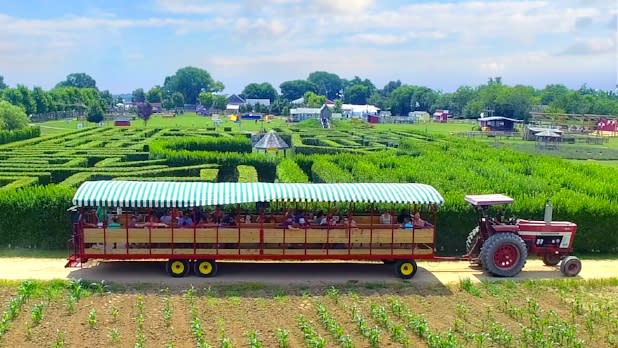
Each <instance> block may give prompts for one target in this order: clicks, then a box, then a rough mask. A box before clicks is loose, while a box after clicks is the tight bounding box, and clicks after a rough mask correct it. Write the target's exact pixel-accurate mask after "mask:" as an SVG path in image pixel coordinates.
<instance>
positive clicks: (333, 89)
mask: <svg viewBox="0 0 618 348" xmlns="http://www.w3.org/2000/svg"><path fill="white" fill-rule="evenodd" d="M307 81H309V82H312V83H313V84H314V85H316V86H317V87H318V94H320V95H324V96H326V98H328V99H335V98H337V95H338V94H339V91H341V90H342V89H343V84H342V82H341V78H340V77H339V75H337V74H333V73H329V72H326V71H314V72H312V73H311V74H309V77H307Z"/></svg>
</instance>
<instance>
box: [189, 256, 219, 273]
mask: <svg viewBox="0 0 618 348" xmlns="http://www.w3.org/2000/svg"><path fill="white" fill-rule="evenodd" d="M193 270H194V272H195V274H196V275H198V276H200V277H214V276H215V275H217V270H218V267H217V261H215V260H197V261H195V266H194V269H193Z"/></svg>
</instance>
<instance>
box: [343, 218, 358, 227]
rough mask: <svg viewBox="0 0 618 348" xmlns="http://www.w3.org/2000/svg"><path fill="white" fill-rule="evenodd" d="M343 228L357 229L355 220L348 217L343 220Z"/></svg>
mask: <svg viewBox="0 0 618 348" xmlns="http://www.w3.org/2000/svg"><path fill="white" fill-rule="evenodd" d="M343 226H345V227H349V228H356V221H354V219H348V217H347V216H346V217H344V218H343Z"/></svg>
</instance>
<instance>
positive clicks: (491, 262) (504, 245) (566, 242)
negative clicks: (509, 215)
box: [465, 194, 582, 277]
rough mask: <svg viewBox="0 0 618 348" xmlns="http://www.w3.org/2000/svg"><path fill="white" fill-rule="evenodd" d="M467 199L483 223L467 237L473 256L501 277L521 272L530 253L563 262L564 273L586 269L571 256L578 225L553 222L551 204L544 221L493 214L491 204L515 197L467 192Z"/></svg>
mask: <svg viewBox="0 0 618 348" xmlns="http://www.w3.org/2000/svg"><path fill="white" fill-rule="evenodd" d="M465 200H466V201H467V202H468V203H470V204H471V205H472V206H473V207H474V208H475V209H476V210H477V211H478V213H479V225H478V227H476V228H475V229H473V230H472V232H470V235H469V236H468V239H467V240H466V247H467V251H468V253H467V254H466V256H465V257H466V258H469V259H470V260H472V261H473V262H474V263H476V264H478V265H480V266H481V267H483V268H484V269H485V270H487V272H489V273H490V274H492V275H494V276H498V277H513V276H515V275H517V274H518V273H519V272H521V270H522V268H523V267H524V264H525V263H526V259H527V257H528V254H536V255H538V256H540V257H542V258H543V262H544V263H545V264H546V265H548V266H556V265H558V264H559V263H560V271H561V272H562V274H564V275H566V276H568V277H573V276H576V275H577V274H579V272H580V271H581V268H582V264H581V261H580V260H579V259H578V258H577V257H575V256H568V255H569V253H570V252H571V251H572V250H573V240H574V239H575V231H576V230H577V225H575V224H574V223H572V222H565V221H551V203H549V202H548V205H547V206H546V207H545V219H544V221H530V220H521V219H517V220H514V219H509V220H508V221H504V220H505V219H504V218H501V217H497V218H494V217H490V216H489V215H488V213H489V211H488V210H489V207H491V206H497V205H505V204H510V203H512V202H513V199H512V198H510V197H508V196H505V195H501V194H493V195H467V196H466V197H465Z"/></svg>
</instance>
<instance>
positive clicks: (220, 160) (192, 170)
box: [0, 121, 618, 254]
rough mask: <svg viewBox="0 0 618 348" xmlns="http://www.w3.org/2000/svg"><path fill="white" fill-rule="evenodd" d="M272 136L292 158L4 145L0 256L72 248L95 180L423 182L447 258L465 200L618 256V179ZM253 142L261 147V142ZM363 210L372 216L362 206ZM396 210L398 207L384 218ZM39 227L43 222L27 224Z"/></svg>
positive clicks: (90, 137) (483, 154) (302, 130)
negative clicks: (550, 212) (78, 197)
mask: <svg viewBox="0 0 618 348" xmlns="http://www.w3.org/2000/svg"><path fill="white" fill-rule="evenodd" d="M268 127H270V128H274V129H275V130H276V131H277V132H279V134H280V135H281V136H282V137H283V138H284V140H286V141H287V142H288V143H289V144H290V145H292V150H291V151H288V153H287V156H286V157H283V155H282V154H281V153H280V154H273V153H264V152H257V151H254V150H253V149H252V139H251V133H250V132H239V131H238V129H237V128H233V129H232V128H228V129H227V130H226V129H221V128H218V129H215V128H209V127H207V126H205V127H204V128H199V127H191V128H154V127H152V128H149V127H146V128H143V127H140V128H137V127H135V128H115V127H102V128H88V129H83V130H73V131H70V132H67V133H54V134H51V135H47V136H42V137H33V138H31V139H27V140H22V141H16V142H10V143H8V144H4V145H0V192H1V193H2V195H0V246H7V245H11V246H21V247H36V248H47V249H56V248H64V247H65V242H66V240H67V239H68V237H69V231H70V228H69V226H68V218H67V214H66V209H67V208H68V207H70V205H71V202H70V199H71V197H72V195H73V193H74V192H75V189H76V187H77V186H78V185H79V184H80V183H82V182H83V181H85V180H97V179H112V180H121V179H131V180H175V181H178V180H185V181H211V182H221V181H241V182H242V181H244V182H251V181H256V180H258V181H263V182H273V181H279V182H421V183H427V184H430V185H433V186H434V187H436V188H437V189H438V190H439V191H440V192H441V193H442V194H443V196H444V197H445V199H446V204H445V205H444V206H443V207H442V208H441V209H440V211H439V213H438V224H437V231H438V232H437V238H438V240H437V247H438V251H439V252H442V253H445V254H449V253H450V254H456V253H459V252H461V251H462V250H463V248H464V243H465V239H466V236H467V234H468V232H469V231H470V230H471V229H472V228H473V226H474V224H475V218H476V216H475V214H474V212H473V211H472V210H471V209H470V208H469V207H468V206H467V205H466V204H465V203H464V201H463V197H464V195H465V194H480V193H495V192H499V193H505V194H508V195H511V196H513V197H514V198H515V200H516V202H515V204H514V205H512V207H510V208H509V209H508V210H507V211H506V212H505V213H506V215H509V216H515V217H521V218H528V219H540V218H542V217H543V209H544V205H545V202H546V200H548V199H551V200H552V202H553V205H554V218H555V219H556V220H568V221H573V222H575V223H577V224H578V234H577V236H576V241H575V248H576V250H578V251H586V252H605V253H608V252H609V253H611V252H616V251H618V234H616V233H608V232H611V231H615V226H616V221H618V175H617V174H618V168H612V167H607V166H601V165H597V164H580V163H574V162H569V161H565V160H561V159H558V158H553V157H547V156H540V155H530V154H526V153H521V152H516V151H512V150H508V149H504V148H496V147H493V146H492V145H491V144H490V143H487V142H477V141H474V140H472V139H464V138H457V137H454V136H448V135H436V134H435V133H425V132H422V131H419V130H418V129H413V128H411V127H406V126H405V125H402V126H400V127H397V128H394V129H390V130H389V129H384V128H372V127H371V126H369V125H367V124H362V123H354V122H344V123H338V124H336V127H335V128H334V129H321V128H319V126H318V125H317V121H316V122H314V124H312V123H311V122H308V123H304V124H291V125H285V124H282V123H276V124H274V125H269V126H268ZM253 140H254V141H255V139H253ZM355 208H356V209H358V210H362V209H367V208H368V207H366V206H362V205H357V206H356V207H355ZM378 208H379V209H391V208H395V209H398V208H399V207H378ZM23 216H38V217H40V218H38V219H26V220H25V219H23Z"/></svg>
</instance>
